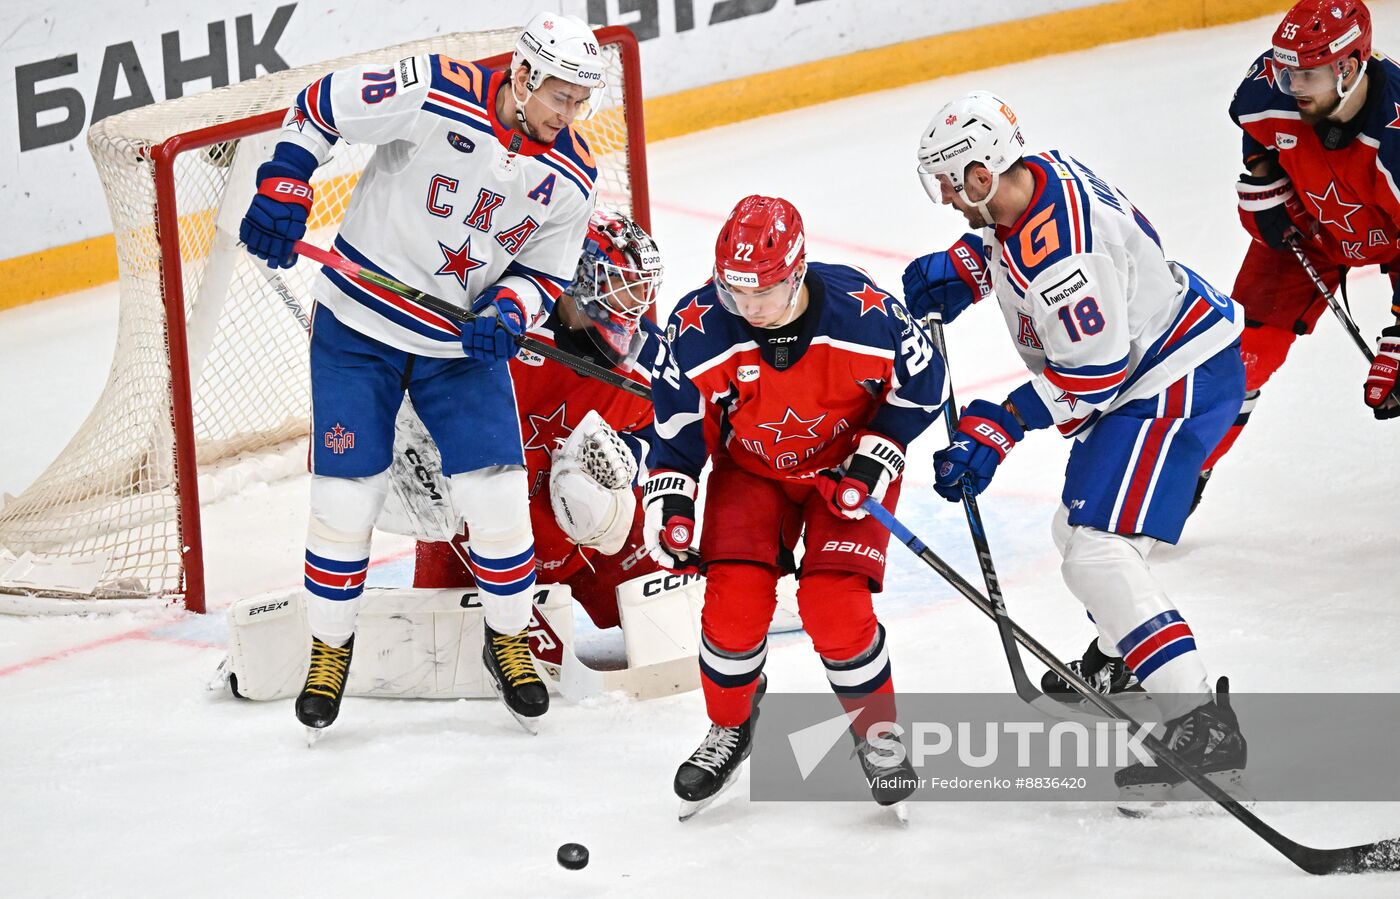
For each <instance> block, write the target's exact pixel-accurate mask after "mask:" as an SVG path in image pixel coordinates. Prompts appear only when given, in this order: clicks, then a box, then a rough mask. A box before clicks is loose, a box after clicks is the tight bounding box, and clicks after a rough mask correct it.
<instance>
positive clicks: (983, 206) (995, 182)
mask: <svg viewBox="0 0 1400 899" xmlns="http://www.w3.org/2000/svg"><path fill="white" fill-rule="evenodd" d="M1000 186H1001V175H1000V174H999V173H997V172H992V188H991V190H989V191H987V195H986V196H985V197H983V198H982V199H980V200H978V201H977V202H975V203H973V204H972V205H973V206H976V207H977V211H978V212H980V213H982V225H983V227H986V228H991V227H993V226H995V225H996V219H994V218H992V210H991V209H989V208H988V206H987V204H989V203H991V202H992V197H995V196H996V195H997V188H998V187H1000ZM963 196H964V197H965V196H967V187H966V185H964V187H963Z"/></svg>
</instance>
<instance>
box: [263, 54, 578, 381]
mask: <svg viewBox="0 0 1400 899" xmlns="http://www.w3.org/2000/svg"><path fill="white" fill-rule="evenodd" d="M504 82H505V76H504V74H503V73H500V72H495V73H493V72H491V71H489V70H487V69H484V68H482V67H481V66H478V65H476V64H475V63H471V62H464V61H462V60H459V59H453V58H451V57H448V56H442V55H440V54H431V55H423V56H411V57H408V58H405V59H401V60H399V61H398V62H396V63H393V64H391V65H388V64H386V65H382V66H373V65H370V66H356V67H353V68H348V69H342V70H340V71H337V72H332V73H331V74H329V75H326V76H325V77H323V78H320V79H318V80H317V81H315V82H313V83H312V84H310V85H308V86H307V87H306V88H305V89H304V90H303V91H302V92H301V94H300V95H298V97H297V101H296V105H294V106H293V107H292V108H291V110H289V111H288V114H287V118H286V121H285V122H284V124H283V129H282V133H281V137H280V139H281V140H283V141H289V142H291V143H294V144H296V145H297V146H299V147H302V148H304V149H306V150H308V151H309V152H311V153H312V155H314V156H315V157H316V159H317V160H318V161H319V162H325V161H326V160H327V159H328V158H329V157H330V154H331V150H332V147H333V145H334V144H335V143H336V142H337V141H339V140H345V141H347V142H350V143H366V144H374V145H376V146H375V150H374V154H373V156H372V157H371V158H370V161H369V163H368V165H366V167H365V169H364V173H363V174H362V175H361V176H360V180H359V183H358V184H357V185H356V186H355V190H354V193H353V194H352V196H351V198H350V203H349V208H348V210H347V211H346V214H345V219H344V221H343V222H342V224H341V226H340V233H339V234H338V236H337V237H336V239H335V249H336V250H337V252H339V253H340V254H341V255H343V256H345V257H347V258H349V259H351V260H353V261H354V262H357V263H359V264H360V265H363V266H364V267H365V268H367V269H370V270H372V271H377V272H381V273H384V274H387V275H389V276H391V277H393V278H396V279H398V280H400V281H403V282H404V283H406V284H408V285H410V286H412V287H415V288H418V289H419V290H422V291H424V292H425V293H429V294H432V295H434V296H437V297H440V298H442V299H444V300H447V301H449V302H451V303H453V304H455V305H458V306H461V307H463V308H471V305H472V301H473V299H474V298H475V297H476V296H477V295H478V294H479V293H481V291H482V290H484V289H485V288H487V287H490V286H491V285H493V284H496V283H500V284H503V285H506V286H509V287H510V288H511V289H513V290H514V291H515V292H516V293H517V294H519V295H520V297H521V299H522V301H523V302H524V303H525V305H526V307H527V309H526V312H527V315H529V316H530V317H531V318H533V317H534V316H535V315H536V314H537V313H538V312H539V311H540V309H541V307H542V304H544V303H546V301H547V302H548V303H549V304H552V303H553V301H554V299H555V298H556V297H557V296H558V295H559V293H560V292H561V291H562V289H563V288H564V287H565V286H566V285H567V284H568V283H569V281H570V280H572V278H573V275H574V270H575V269H576V267H577V265H578V255H579V249H580V247H582V246H583V237H584V233H585V231H586V228H587V225H588V217H589V215H590V214H591V213H592V211H593V203H594V198H595V191H594V182H595V181H596V180H597V177H598V172H597V166H596V163H595V162H594V160H593V156H592V154H591V153H590V151H589V149H588V146H587V144H585V143H584V140H583V138H582V137H581V136H580V135H578V134H577V133H575V132H574V131H573V129H565V130H564V131H562V132H560V133H559V135H558V136H557V137H556V138H555V140H554V142H553V143H552V144H541V143H538V142H535V141H532V140H530V139H528V138H526V137H524V136H523V135H521V134H520V133H519V132H516V131H513V130H511V129H510V128H507V127H505V126H503V125H502V124H501V123H500V122H499V121H497V120H496V113H495V100H496V92H497V91H498V90H499V89H500V88H501V85H502V84H503V83H504ZM313 209H314V207H313ZM313 290H314V293H315V297H316V300H317V301H318V302H321V303H324V304H325V305H326V306H328V307H329V308H330V309H331V310H332V311H333V312H334V313H335V316H336V318H338V319H340V320H341V321H342V322H345V323H346V324H347V325H349V326H350V327H352V328H354V329H355V330H356V331H359V332H360V333H362V334H365V335H367V336H370V337H373V338H375V339H376V340H380V341H382V342H384V343H386V344H388V345H390V346H393V347H396V348H397V349H400V350H403V351H405V352H409V353H414V354H417V355H422V356H440V357H451V356H459V355H461V353H462V349H461V344H460V342H459V338H458V329H457V327H456V325H454V324H453V323H452V322H451V321H450V320H448V319H446V318H444V317H443V316H441V315H438V314H437V313H434V312H432V311H431V310H429V309H426V308H424V307H423V306H420V305H419V304H417V303H413V302H411V301H409V300H405V299H403V298H401V297H398V296H395V295H393V294H391V293H389V292H388V291H384V290H382V289H379V288H374V287H368V286H366V285H364V284H361V283H359V282H357V281H354V280H352V279H350V278H347V277H346V276H344V275H342V274H340V273H339V272H336V271H333V270H331V269H329V268H322V269H321V272H320V274H319V275H318V277H317V278H316V282H315V286H314V288H313ZM545 308H547V306H546V307H545Z"/></svg>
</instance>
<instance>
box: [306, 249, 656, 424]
mask: <svg viewBox="0 0 1400 899" xmlns="http://www.w3.org/2000/svg"><path fill="white" fill-rule="evenodd" d="M293 249H295V250H296V252H298V253H300V254H301V255H303V256H306V257H308V258H310V259H313V260H315V261H316V262H319V263H321V264H322V265H328V266H330V267H331V268H333V269H335V270H336V271H338V272H341V273H342V274H345V275H347V276H349V277H351V278H356V279H358V280H360V281H363V282H364V283H366V284H372V285H374V286H375V287H381V288H383V289H384V290H387V291H389V292H390V293H392V294H395V295H396V296H400V297H403V298H404V299H406V300H411V301H413V302H415V303H418V304H419V305H422V306H426V307H427V308H429V309H431V310H432V311H434V312H436V313H437V314H438V315H441V316H443V317H444V318H448V319H451V320H452V321H454V322H457V323H458V324H466V323H467V322H470V321H473V320H475V319H477V318H479V317H480V316H478V315H477V314H476V313H475V312H468V311H467V310H465V309H460V308H458V307H456V306H454V305H452V304H451V303H449V302H447V301H446V300H441V299H438V298H437V297H435V296H433V295H431V294H427V293H424V292H423V291H421V290H415V289H413V288H412V287H409V286H408V285H407V284H404V283H403V282H401V281H396V280H394V279H393V278H390V277H388V276H386V275H381V274H379V273H378V272H372V271H369V270H367V269H365V268H364V267H363V266H361V265H359V264H358V263H355V262H351V261H350V260H349V259H346V258H345V257H344V256H340V255H338V254H336V253H332V252H330V251H328V250H323V249H321V248H320V247H318V246H316V245H315V244H310V243H307V242H306V241H304V240H299V241H297V242H296V244H295V245H294V246H293ZM515 343H516V345H517V346H519V347H520V348H521V349H522V350H529V351H530V352H532V353H535V354H536V355H539V356H543V357H545V358H546V359H553V360H554V361H555V362H558V363H559V364H560V365H563V366H565V367H566V368H571V369H573V370H574V371H576V372H578V373H579V374H581V375H586V376H588V377H590V378H594V379H595V380H598V381H602V382H603V383H604V384H610V385H612V386H613V387H616V388H618V389H619V390H625V391H627V392H628V393H630V394H632V395H633V396H639V397H641V398H642V399H651V389H650V388H648V387H646V386H645V385H643V384H638V383H637V382H636V381H633V380H632V379H630V378H626V377H624V376H622V375H620V374H618V373H617V372H615V371H613V370H612V369H610V368H604V367H603V366H601V365H598V364H596V363H593V362H590V361H589V360H587V359H581V358H579V357H578V356H575V355H574V354H573V353H567V352H565V351H564V350H561V349H559V348H558V347H555V346H550V345H549V344H547V343H544V342H543V341H540V340H536V339H535V338H533V337H531V336H529V335H528V334H517V335H515Z"/></svg>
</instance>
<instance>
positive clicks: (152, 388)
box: [0, 29, 641, 598]
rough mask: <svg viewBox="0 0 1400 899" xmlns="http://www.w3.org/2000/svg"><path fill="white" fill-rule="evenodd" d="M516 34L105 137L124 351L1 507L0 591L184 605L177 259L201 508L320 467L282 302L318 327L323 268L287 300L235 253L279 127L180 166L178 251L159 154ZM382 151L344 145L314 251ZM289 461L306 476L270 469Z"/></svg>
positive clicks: (617, 82) (289, 280)
mask: <svg viewBox="0 0 1400 899" xmlns="http://www.w3.org/2000/svg"><path fill="white" fill-rule="evenodd" d="M517 33H518V29H502V30H498V31H487V32H474V33H460V34H450V35H443V36H440V37H435V38H430V39H427V40H422V41H415V42H412V43H407V44H401V45H398V46H395V47H389V48H385V49H382V50H377V51H371V52H368V53H362V54H357V55H355V56H350V57H345V58H343V59H338V60H331V61H327V62H324V63H319V64H317V65H313V66H303V67H300V68H296V69H291V70H288V71H283V72H277V73H275V74H272V75H267V76H264V77H262V78H257V79H254V80H251V81H245V82H242V83H240V84H236V85H231V86H229V87H226V88H220V89H218V90H212V91H208V92H206V93H202V94H197V95H194V96H190V97H184V98H181V99H177V100H171V101H167V102H164V103H157V104H154V105H152V106H147V107H144V108H142V109H136V110H132V111H130V112H126V113H123V114H121V115H117V116H113V117H111V118H108V119H104V120H103V121H101V122H98V123H97V124H96V125H94V126H93V127H92V129H91V130H90V132H89V135H88V147H89V149H90V151H91V153H92V156H93V160H94V162H95V163H96V165H97V168H98V171H99V173H100V175H101V178H102V183H103V186H104V188H105V190H106V193H107V201H108V205H109V207H110V209H111V214H112V224H113V230H114V233H115V235H116V243H117V255H118V263H119V268H120V278H121V283H120V296H121V309H120V314H119V321H118V330H117V343H116V350H115V355H114V358H113V363H112V369H111V372H110V374H109V376H108V380H107V385H106V387H105V388H104V390H103V392H102V395H101V397H100V399H99V400H98V401H97V404H96V406H95V408H94V409H93V411H92V412H91V414H90V415H89V416H88V418H87V420H86V421H85V422H84V423H83V425H82V427H81V428H80V429H79V430H78V433H77V434H76V435H75V436H74V437H73V439H72V440H71V441H70V442H69V444H68V446H67V447H66V448H65V449H64V450H63V451H62V452H61V453H60V454H59V456H58V458H57V459H56V460H55V461H54V462H53V463H52V464H51V465H50V466H49V468H48V469H47V470H46V471H45V472H44V473H43V474H42V475H40V477H39V478H38V479H37V480H35V482H34V483H33V484H32V485H31V486H30V487H29V488H28V489H27V490H25V491H24V493H22V494H21V495H20V496H18V497H6V498H5V500H4V503H3V507H0V592H20V593H27V594H31V595H57V596H70V597H73V596H91V597H97V598H107V597H127V598H134V597H151V596H170V595H175V594H180V593H182V592H183V591H184V590H185V572H184V565H183V563H182V556H183V555H184V554H183V553H182V552H181V545H180V544H181V539H180V537H181V533H182V527H181V520H180V514H181V513H180V509H181V496H180V490H179V487H178V479H177V477H176V470H175V441H176V428H175V419H176V414H177V412H178V411H179V410H177V409H174V408H172V399H171V396H172V393H171V361H170V357H169V354H168V352H167V348H166V347H167V330H166V313H165V309H166V304H165V301H164V299H163V295H162V277H161V265H162V258H163V254H167V253H173V252H177V251H178V253H179V258H180V262H181V265H182V267H183V271H182V277H181V278H180V279H179V283H178V284H174V285H170V287H169V289H170V290H171V291H172V299H178V300H179V301H180V305H182V306H183V308H184V319H185V329H186V333H187V339H188V348H189V349H188V357H189V358H188V371H189V383H190V387H191V395H192V403H191V405H192V409H191V412H192V421H193V431H194V438H195V450H196V459H197V468H198V474H199V493H200V499H201V501H203V502H206V503H207V502H210V501H212V500H214V499H217V498H219V497H220V496H223V495H227V494H228V493H229V492H230V491H231V490H236V489H238V487H239V486H241V485H242V484H243V483H246V482H247V481H248V480H249V479H250V478H252V479H255V480H266V479H268V478H271V477H277V476H285V475H288V474H292V473H294V472H295V471H296V470H298V469H301V470H304V463H305V455H304V452H303V453H297V452H289V451H288V444H289V441H302V440H305V438H306V431H307V411H308V408H309V403H310V390H309V384H308V375H307V360H306V357H307V352H306V346H307V344H306V336H305V332H304V330H303V327H302V325H301V324H300V323H299V322H298V321H297V319H296V317H294V316H293V314H291V313H290V312H289V311H288V308H287V306H286V305H284V303H283V301H282V299H283V297H284V294H282V293H280V292H279V288H280V287H282V286H285V288H289V289H290V292H291V296H293V297H295V298H297V299H298V300H300V302H301V303H303V304H305V305H306V311H308V312H309V290H308V287H309V282H310V279H311V276H312V274H313V273H314V266H312V265H310V264H308V263H305V262H303V263H302V264H301V265H298V266H296V267H295V268H294V269H292V270H291V271H290V272H289V273H286V274H284V276H283V277H284V278H285V284H284V285H277V284H275V283H269V280H268V277H267V275H266V273H265V270H264V269H262V268H260V267H258V266H255V265H254V264H253V260H252V259H251V257H249V256H248V255H247V254H246V253H244V252H243V251H242V250H241V249H240V248H238V247H237V245H236V234H237V224H238V220H239V218H240V217H241V216H242V213H243V211H244V210H245V209H246V208H247V204H248V202H249V199H250V198H251V196H252V189H253V172H254V170H255V169H256V167H257V165H258V164H259V163H260V162H261V161H263V160H264V159H266V158H267V157H268V156H269V155H270V153H271V148H272V142H273V140H275V134H276V130H277V128H278V125H276V124H274V125H272V126H271V127H270V129H269V130H266V131H264V132H261V133H259V134H256V135H253V136H251V137H245V138H243V139H241V140H238V141H228V140H221V141H219V142H217V143H213V144H211V145H209V146H205V147H202V148H196V149H191V150H190V151H188V152H182V153H180V154H179V155H178V156H176V157H175V163H174V183H175V202H176V211H177V213H178V221H179V227H178V235H160V234H158V233H157V228H156V226H155V222H156V207H157V189H156V183H157V179H156V168H157V167H156V165H155V164H154V163H153V162H152V149H153V148H154V147H156V146H157V145H159V144H161V143H162V142H163V141H165V140H167V139H169V138H171V137H173V136H175V135H187V134H189V133H190V132H193V131H196V130H199V129H204V128H210V127H213V126H221V127H224V126H226V128H227V130H230V131H231V130H232V129H234V128H238V127H240V125H239V123H243V122H245V120H247V119H248V118H250V117H253V116H257V115H259V114H265V113H268V112H275V111H279V110H285V109H286V108H287V107H288V106H289V105H290V104H291V103H292V102H293V100H294V99H295V97H296V94H297V92H298V91H299V90H301V88H302V87H304V86H305V85H307V84H308V83H310V82H311V81H313V80H315V79H316V78H318V77H320V76H321V75H323V74H325V73H326V72H328V71H331V70H334V69H337V68H340V67H343V66H346V65H354V64H358V63H364V62H380V61H383V62H386V63H387V62H393V61H396V60H398V59H400V58H402V57H404V56H409V55H413V54H417V53H425V52H427V53H446V54H448V55H451V56H454V57H457V58H461V59H484V58H486V57H490V56H493V55H496V54H499V53H503V52H508V51H509V50H510V49H511V47H512V46H513V44H514V40H515V35H516V34H517ZM603 51H604V54H605V56H606V57H607V59H608V61H609V74H608V94H609V96H608V101H607V102H606V103H605V104H604V106H603V109H602V111H601V112H600V113H599V114H598V115H596V116H595V117H594V118H593V119H591V120H590V121H588V122H584V123H582V124H581V129H580V130H582V131H583V133H584V135H585V136H586V137H587V139H588V141H589V143H590V145H591V147H592V149H593V152H594V156H595V158H596V159H597V162H598V165H599V169H600V177H599V198H600V199H599V202H600V203H607V204H610V205H613V206H616V207H619V208H621V209H623V210H626V211H628V212H631V197H632V179H631V174H630V172H631V161H630V156H629V146H630V144H629V127H628V126H629V121H628V119H629V117H630V118H632V119H633V121H632V122H631V124H632V126H633V129H636V128H638V127H639V118H638V117H639V116H640V112H641V111H640V110H629V109H627V108H626V107H625V105H624V103H623V83H624V71H623V64H622V53H621V49H620V47H619V45H617V44H615V43H608V42H607V41H606V40H605V41H604V42H603ZM628 77H633V76H631V75H630V74H629V75H628ZM278 118H279V123H280V116H279V117H278ZM371 149H372V148H369V147H363V146H346V145H344V144H343V143H342V144H341V145H338V147H337V153H336V155H335V158H334V159H333V160H332V161H331V162H330V163H328V164H327V165H325V166H323V167H322V168H321V169H320V170H318V172H317V174H316V178H315V179H314V180H313V184H314V186H315V189H316V207H315V209H314V210H313V213H312V220H311V223H310V226H311V227H310V228H309V230H308V238H307V239H308V240H311V241H313V242H316V243H319V244H321V245H322V246H327V245H329V242H330V238H331V236H332V234H333V232H334V229H335V226H336V225H337V223H338V222H339V221H340V218H341V215H342V214H343V212H344V209H345V205H346V201H347V200H348V198H349V194H350V190H351V188H353V187H354V184H355V180H356V178H357V177H358V174H359V172H360V170H361V169H362V168H363V166H364V164H365V162H366V160H367V159H368V157H369V151H370V150H371ZM160 202H161V203H166V202H168V200H167V199H166V198H164V197H162V198H161V200H160ZM177 291H178V293H176V292H177ZM179 364H181V363H180V362H178V361H177V363H176V365H177V366H178V365H179ZM303 446H304V445H303ZM278 459H281V460H291V464H290V465H289V464H287V463H286V462H285V461H284V462H282V463H276V464H269V461H268V460H278ZM187 542H188V541H187Z"/></svg>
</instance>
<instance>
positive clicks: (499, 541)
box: [451, 465, 535, 634]
mask: <svg viewBox="0 0 1400 899" xmlns="http://www.w3.org/2000/svg"><path fill="white" fill-rule="evenodd" d="M451 485H452V496H453V500H454V502H455V503H456V504H457V508H458V509H460V510H462V514H463V516H465V518H466V521H467V532H468V533H469V534H470V535H471V545H470V546H469V547H468V549H467V565H468V567H469V568H470V569H471V572H472V576H473V577H474V578H476V583H477V587H478V588H479V589H480V590H481V602H482V606H483V607H484V608H485V610H486V623H487V624H488V625H490V626H491V629H492V630H494V631H496V632H497V633H501V634H514V633H518V632H519V631H520V630H521V629H522V628H524V627H525V625H527V624H529V622H530V589H531V588H532V587H534V586H535V542H534V539H533V537H532V536H531V533H530V499H529V487H528V480H527V478H526V475H525V469H524V468H523V467H521V466H519V465H493V466H490V467H488V468H480V469H477V470H476V471H469V472H466V473H464V474H455V475H453V476H452V478H451Z"/></svg>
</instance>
